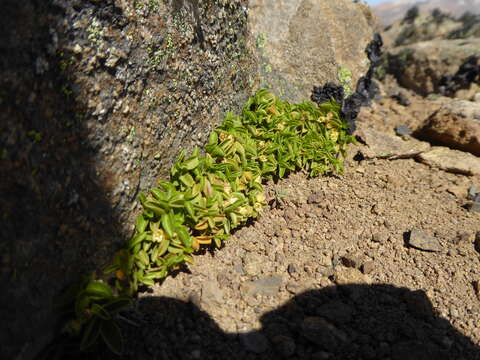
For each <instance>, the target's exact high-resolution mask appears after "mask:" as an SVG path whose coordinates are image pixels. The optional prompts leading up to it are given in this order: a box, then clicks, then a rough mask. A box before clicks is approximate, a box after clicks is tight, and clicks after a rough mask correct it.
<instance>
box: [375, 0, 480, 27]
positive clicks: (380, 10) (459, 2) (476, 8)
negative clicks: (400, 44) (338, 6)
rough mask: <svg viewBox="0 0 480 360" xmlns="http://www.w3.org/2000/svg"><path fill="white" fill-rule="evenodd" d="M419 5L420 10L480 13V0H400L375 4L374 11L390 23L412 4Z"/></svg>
mask: <svg viewBox="0 0 480 360" xmlns="http://www.w3.org/2000/svg"><path fill="white" fill-rule="evenodd" d="M414 5H417V6H418V7H419V9H420V11H431V10H433V9H435V8H439V9H441V10H442V11H443V12H450V13H451V14H453V15H456V16H458V15H462V14H463V13H464V12H466V11H469V12H472V13H476V14H479V13H480V0H424V1H418V0H417V1H416V0H398V1H392V2H388V3H383V4H379V5H376V6H373V7H372V8H373V10H374V12H375V13H376V14H377V15H378V16H379V17H380V19H381V20H382V22H383V24H385V25H390V24H391V23H393V22H394V21H396V20H399V19H401V18H402V17H403V16H404V14H405V12H406V11H407V10H408V9H409V8H411V7H412V6H414Z"/></svg>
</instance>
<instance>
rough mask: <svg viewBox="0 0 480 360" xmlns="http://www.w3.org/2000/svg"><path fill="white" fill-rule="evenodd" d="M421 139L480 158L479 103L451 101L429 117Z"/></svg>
mask: <svg viewBox="0 0 480 360" xmlns="http://www.w3.org/2000/svg"><path fill="white" fill-rule="evenodd" d="M418 134H419V135H420V136H421V137H422V138H426V139H428V140H429V141H431V142H436V143H439V144H443V145H445V146H448V147H451V148H454V149H460V150H463V151H468V152H471V153H472V154H474V155H476V156H480V103H476V102H472V101H465V100H460V101H452V102H451V103H449V104H446V105H444V106H443V107H442V108H441V109H440V110H439V111H437V112H435V113H434V114H432V116H430V119H429V120H428V122H427V123H426V124H425V126H424V127H423V128H422V129H420V130H419V131H418Z"/></svg>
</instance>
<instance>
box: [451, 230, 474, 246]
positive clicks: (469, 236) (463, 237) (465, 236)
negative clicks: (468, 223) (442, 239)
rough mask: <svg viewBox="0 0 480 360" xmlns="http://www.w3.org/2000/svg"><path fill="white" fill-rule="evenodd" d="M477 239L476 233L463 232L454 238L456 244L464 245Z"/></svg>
mask: <svg viewBox="0 0 480 360" xmlns="http://www.w3.org/2000/svg"><path fill="white" fill-rule="evenodd" d="M474 240H475V234H474V233H468V232H461V233H458V234H457V237H456V238H455V239H453V243H454V244H455V245H463V244H467V243H472V242H473V241H474Z"/></svg>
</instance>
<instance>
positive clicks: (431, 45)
mask: <svg viewBox="0 0 480 360" xmlns="http://www.w3.org/2000/svg"><path fill="white" fill-rule="evenodd" d="M479 48H480V39H468V40H432V41H425V42H419V43H416V44H412V45H407V46H399V47H396V48H393V49H390V50H389V51H388V53H387V54H386V63H385V64H384V69H385V70H386V72H387V73H390V74H392V75H394V76H395V78H396V79H397V81H398V83H399V84H400V85H401V86H403V87H405V88H408V89H412V90H414V91H415V92H417V93H418V94H420V95H423V96H426V95H428V94H431V93H439V92H440V91H441V89H440V87H441V81H442V79H443V77H444V76H445V75H454V74H455V73H456V72H457V71H458V69H459V68H460V66H461V65H462V64H463V62H464V61H465V59H467V58H468V57H470V56H473V55H476V54H478V49H479Z"/></svg>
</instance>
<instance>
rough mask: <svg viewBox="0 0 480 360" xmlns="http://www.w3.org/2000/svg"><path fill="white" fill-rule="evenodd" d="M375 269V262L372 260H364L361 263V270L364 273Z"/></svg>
mask: <svg viewBox="0 0 480 360" xmlns="http://www.w3.org/2000/svg"><path fill="white" fill-rule="evenodd" d="M374 269H375V263H374V262H373V261H366V262H365V263H364V264H363V265H362V272H363V273H364V274H370V273H371V272H372V271H373V270H374Z"/></svg>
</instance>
